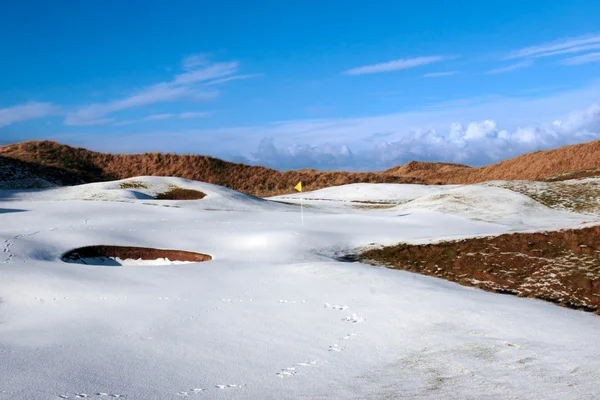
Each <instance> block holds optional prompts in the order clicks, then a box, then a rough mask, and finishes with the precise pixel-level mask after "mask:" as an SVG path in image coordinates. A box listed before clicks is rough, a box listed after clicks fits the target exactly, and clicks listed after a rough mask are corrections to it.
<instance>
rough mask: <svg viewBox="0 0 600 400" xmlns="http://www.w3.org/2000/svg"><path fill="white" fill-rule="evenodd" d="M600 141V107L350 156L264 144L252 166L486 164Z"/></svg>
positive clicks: (433, 131)
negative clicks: (562, 117)
mask: <svg viewBox="0 0 600 400" xmlns="http://www.w3.org/2000/svg"><path fill="white" fill-rule="evenodd" d="M594 139H600V105H594V106H592V107H589V108H588V109H587V110H585V111H583V112H579V113H574V114H572V115H570V116H569V117H568V118H567V119H566V121H564V122H560V121H557V122H556V123H554V124H542V125H533V126H523V127H517V128H516V129H514V130H507V129H501V128H500V127H498V125H497V123H496V122H495V121H493V120H485V121H474V122H470V123H468V124H466V125H463V124H461V123H452V124H450V125H449V126H446V127H444V128H441V129H437V128H429V129H415V130H410V131H407V132H404V133H403V134H402V135H401V137H400V138H399V139H398V140H392V141H381V140H380V141H374V142H373V145H372V147H370V148H362V149H360V150H357V151H352V150H351V148H350V146H348V145H347V144H331V143H324V144H322V145H307V144H294V145H291V146H283V147H276V146H275V144H274V141H273V139H272V138H265V139H263V140H262V141H261V142H260V144H259V146H258V148H257V150H256V151H255V152H253V153H252V158H251V159H249V160H248V161H249V162H251V163H253V164H260V165H266V166H269V167H274V168H278V169H282V170H285V169H292V168H294V169H299V168H317V169H331V168H340V169H354V170H380V169H386V168H390V167H393V166H395V165H400V164H404V163H406V162H408V161H410V160H420V161H441V162H454V163H466V164H469V165H474V166H478V165H485V164H490V163H493V162H497V161H500V160H503V159H506V158H510V157H515V156H517V155H520V154H523V153H527V152H531V151H536V150H540V149H551V148H555V147H559V146H563V145H567V144H573V143H580V142H585V141H589V140H594Z"/></svg>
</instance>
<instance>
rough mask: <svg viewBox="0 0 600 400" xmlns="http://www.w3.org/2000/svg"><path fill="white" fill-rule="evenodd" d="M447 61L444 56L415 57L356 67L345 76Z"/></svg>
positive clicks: (345, 72)
mask: <svg viewBox="0 0 600 400" xmlns="http://www.w3.org/2000/svg"><path fill="white" fill-rule="evenodd" d="M444 59H446V57H443V56H428V57H415V58H406V59H400V60H393V61H388V62H384V63H379V64H372V65H365V66H362V67H356V68H352V69H349V70H347V71H344V72H343V73H344V74H345V75H364V74H378V73H381V72H390V71H398V70H402V69H407V68H415V67H418V66H421V65H427V64H431V63H435V62H439V61H442V60H444Z"/></svg>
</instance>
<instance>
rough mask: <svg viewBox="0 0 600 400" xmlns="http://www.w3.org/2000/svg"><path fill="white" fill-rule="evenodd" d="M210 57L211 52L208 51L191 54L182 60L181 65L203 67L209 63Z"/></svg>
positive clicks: (188, 67) (192, 67)
mask: <svg viewBox="0 0 600 400" xmlns="http://www.w3.org/2000/svg"><path fill="white" fill-rule="evenodd" d="M209 59H210V54H208V53H197V54H192V55H190V56H187V57H185V58H184V59H183V60H181V65H182V66H183V68H184V69H188V70H189V69H194V68H198V67H201V66H203V65H207V64H208V62H209Z"/></svg>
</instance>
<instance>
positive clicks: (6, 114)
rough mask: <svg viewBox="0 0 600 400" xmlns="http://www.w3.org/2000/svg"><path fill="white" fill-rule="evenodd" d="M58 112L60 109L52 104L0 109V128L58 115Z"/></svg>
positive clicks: (30, 104)
mask: <svg viewBox="0 0 600 400" xmlns="http://www.w3.org/2000/svg"><path fill="white" fill-rule="evenodd" d="M58 112H59V108H58V107H57V106H55V105H53V104H51V103H38V102H31V103H25V104H21V105H18V106H13V107H8V108H0V127H2V126H7V125H10V124H14V123H15V122H21V121H27V120H30V119H37V118H43V117H47V116H50V115H56V114H57V113H58Z"/></svg>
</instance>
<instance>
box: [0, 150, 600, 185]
mask: <svg viewBox="0 0 600 400" xmlns="http://www.w3.org/2000/svg"><path fill="white" fill-rule="evenodd" d="M0 156H4V157H10V158H13V159H16V160H21V161H24V162H28V163H36V164H41V165H44V166H47V167H53V168H55V169H57V170H56V171H63V173H65V174H68V175H70V176H71V178H72V179H74V180H80V181H84V182H98V181H108V180H116V179H125V178H130V177H134V176H141V175H153V176H176V177H181V178H186V179H192V180H198V181H203V182H208V183H213V184H217V185H222V186H226V187H229V188H231V189H235V190H239V191H242V192H245V193H249V194H252V195H256V196H274V195H278V194H284V193H289V192H290V188H291V187H293V186H294V185H295V184H296V183H297V182H298V181H300V180H301V181H302V182H303V184H304V186H305V188H306V190H316V189H320V188H324V187H329V186H337V185H344V184H350V183H422V184H469V183H477V182H485V181H490V180H553V181H557V180H564V179H568V178H574V177H581V176H597V175H598V174H600V170H599V168H600V140H596V141H593V142H588V143H582V144H577V145H572V146H564V147H560V148H558V149H554V150H547V151H537V152H534V153H529V154H524V155H521V156H518V157H515V158H511V159H508V160H505V161H501V162H499V163H496V164H492V165H488V166H484V167H480V168H472V167H469V166H466V165H460V164H448V163H432V162H417V161H411V162H409V163H407V164H405V165H402V166H398V167H394V168H390V169H388V170H385V171H380V172H360V173H358V172H343V171H325V172H323V171H316V170H312V169H303V170H298V171H285V172H280V171H276V170H273V169H269V168H265V167H260V166H249V165H245V164H237V163H231V162H227V161H223V160H219V159H216V158H213V157H208V156H200V155H177V154H170V153H169V154H162V153H143V154H108V153H99V152H94V151H90V150H87V149H83V148H75V147H71V146H67V145H62V144H59V143H56V142H51V141H41V142H40V141H29V142H22V143H17V144H12V145H7V146H4V147H0Z"/></svg>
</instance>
